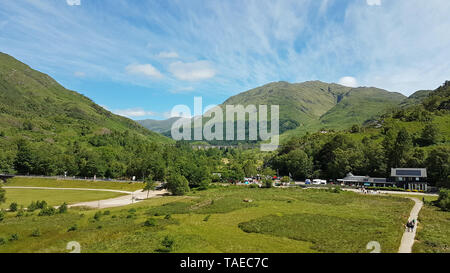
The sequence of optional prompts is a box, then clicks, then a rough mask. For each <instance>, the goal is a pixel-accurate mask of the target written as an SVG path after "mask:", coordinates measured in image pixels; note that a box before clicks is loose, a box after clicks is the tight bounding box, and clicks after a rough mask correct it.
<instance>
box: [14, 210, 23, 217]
mask: <svg viewBox="0 0 450 273" xmlns="http://www.w3.org/2000/svg"><path fill="white" fill-rule="evenodd" d="M24 214H25V211H24V210H23V209H19V210H18V211H17V214H16V217H22V216H23V215H24Z"/></svg>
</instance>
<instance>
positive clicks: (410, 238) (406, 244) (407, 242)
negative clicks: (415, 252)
mask: <svg viewBox="0 0 450 273" xmlns="http://www.w3.org/2000/svg"><path fill="white" fill-rule="evenodd" d="M408 198H409V199H411V200H413V201H414V202H415V203H416V204H415V205H414V207H413V208H412V210H411V213H410V215H409V219H408V221H411V220H413V219H414V220H416V225H415V226H414V230H413V231H412V232H408V230H406V229H405V232H404V233H403V237H402V242H401V243H400V247H399V249H398V253H411V252H412V247H413V245H414V239H415V237H416V230H417V225H418V224H419V222H418V221H417V218H418V217H419V212H420V210H421V209H422V206H423V202H422V201H420V200H419V199H417V198H413V197H408Z"/></svg>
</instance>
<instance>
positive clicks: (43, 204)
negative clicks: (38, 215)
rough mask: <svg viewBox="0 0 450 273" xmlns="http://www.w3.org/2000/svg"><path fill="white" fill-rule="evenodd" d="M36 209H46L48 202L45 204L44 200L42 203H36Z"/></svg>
mask: <svg viewBox="0 0 450 273" xmlns="http://www.w3.org/2000/svg"><path fill="white" fill-rule="evenodd" d="M36 207H37V208H38V209H44V208H46V207H47V202H45V201H44V200H42V201H36Z"/></svg>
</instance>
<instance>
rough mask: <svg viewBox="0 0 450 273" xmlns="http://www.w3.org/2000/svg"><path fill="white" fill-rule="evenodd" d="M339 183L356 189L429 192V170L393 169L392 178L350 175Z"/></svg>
mask: <svg viewBox="0 0 450 273" xmlns="http://www.w3.org/2000/svg"><path fill="white" fill-rule="evenodd" d="M337 181H339V182H341V183H344V184H345V185H348V186H356V187H398V188H403V189H405V190H411V191H413V190H417V191H428V184H427V169H425V168H393V169H391V177H390V178H376V177H369V176H358V175H353V174H352V173H348V174H347V176H346V177H344V178H342V179H338V180H337Z"/></svg>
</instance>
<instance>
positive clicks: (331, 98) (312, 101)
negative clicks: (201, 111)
mask: <svg viewBox="0 0 450 273" xmlns="http://www.w3.org/2000/svg"><path fill="white" fill-rule="evenodd" d="M429 92H431V91H418V92H416V93H414V94H413V95H412V96H411V97H409V98H408V97H406V96H404V95H402V94H400V93H397V92H389V91H387V90H383V89H379V88H374V87H358V88H351V87H346V86H343V85H339V84H335V83H325V82H321V81H308V82H303V83H288V82H273V83H269V84H266V85H263V86H261V87H257V88H254V89H251V90H249V91H246V92H243V93H240V94H238V95H235V96H232V97H230V98H229V99H227V100H226V101H225V102H223V103H222V104H221V105H220V106H225V105H243V106H247V105H251V104H253V105H261V104H265V105H279V106H280V132H281V133H282V138H283V136H284V137H287V136H290V135H294V134H304V133H306V132H315V131H317V130H320V129H322V128H324V129H346V128H349V127H351V126H352V125H354V124H357V125H362V124H363V123H364V122H366V121H367V120H369V119H372V118H375V117H377V116H378V115H380V114H383V113H385V112H386V111H389V110H390V109H394V108H396V107H399V106H408V105H412V104H417V103H420V102H421V101H422V100H423V99H424V98H426V97H427V95H428V94H429ZM176 120H177V118H171V119H168V120H163V121H157V120H140V121H138V123H140V124H141V125H143V126H144V127H146V128H148V129H150V130H153V131H155V132H160V133H164V134H165V135H167V136H170V134H169V133H168V131H169V130H170V128H171V125H172V124H173V122H175V121H176Z"/></svg>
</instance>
